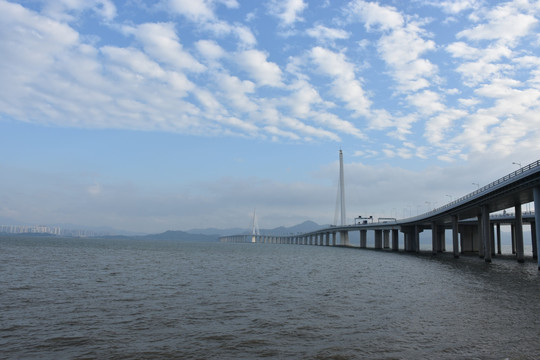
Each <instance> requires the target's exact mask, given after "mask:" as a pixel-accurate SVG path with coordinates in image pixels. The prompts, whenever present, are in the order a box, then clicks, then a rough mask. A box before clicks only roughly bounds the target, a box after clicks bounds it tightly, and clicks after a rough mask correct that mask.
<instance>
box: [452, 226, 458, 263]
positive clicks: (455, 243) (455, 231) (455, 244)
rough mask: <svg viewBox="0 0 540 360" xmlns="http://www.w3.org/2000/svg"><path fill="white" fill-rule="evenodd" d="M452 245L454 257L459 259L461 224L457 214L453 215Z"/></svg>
mask: <svg viewBox="0 0 540 360" xmlns="http://www.w3.org/2000/svg"><path fill="white" fill-rule="evenodd" d="M452 247H453V250H454V258H455V259H459V225H458V217H457V215H452Z"/></svg>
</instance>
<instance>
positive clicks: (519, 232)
mask: <svg viewBox="0 0 540 360" xmlns="http://www.w3.org/2000/svg"><path fill="white" fill-rule="evenodd" d="M515 211H516V253H517V261H518V262H520V263H522V262H524V261H525V259H524V257H523V256H524V253H523V217H522V213H521V204H518V205H516V206H515Z"/></svg>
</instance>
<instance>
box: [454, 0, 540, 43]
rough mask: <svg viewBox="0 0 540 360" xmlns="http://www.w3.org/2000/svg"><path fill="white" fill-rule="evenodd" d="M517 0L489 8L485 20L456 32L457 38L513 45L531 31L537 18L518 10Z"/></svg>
mask: <svg viewBox="0 0 540 360" xmlns="http://www.w3.org/2000/svg"><path fill="white" fill-rule="evenodd" d="M520 10H522V9H520V4H519V2H514V3H512V2H509V3H506V4H503V5H501V6H496V7H494V8H493V9H491V10H490V11H489V12H488V13H487V14H486V16H485V19H486V22H485V23H482V24H479V25H476V26H475V27H473V28H471V29H466V30H463V31H461V32H459V33H458V34H457V37H458V38H467V39H469V40H474V41H480V40H498V41H500V42H503V43H505V44H509V45H515V43H516V41H517V40H518V39H519V38H521V37H523V36H526V35H529V34H531V31H532V30H533V28H534V27H535V26H536V24H537V23H538V20H537V19H536V18H535V17H534V15H531V14H524V13H522V12H520Z"/></svg>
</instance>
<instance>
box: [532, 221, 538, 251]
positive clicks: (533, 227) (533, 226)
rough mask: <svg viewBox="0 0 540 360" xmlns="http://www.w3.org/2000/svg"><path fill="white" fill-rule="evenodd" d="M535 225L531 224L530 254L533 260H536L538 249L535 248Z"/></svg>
mask: <svg viewBox="0 0 540 360" xmlns="http://www.w3.org/2000/svg"><path fill="white" fill-rule="evenodd" d="M536 241H537V240H536V223H535V222H534V221H533V222H531V242H532V253H533V259H537V258H538V249H537V248H536Z"/></svg>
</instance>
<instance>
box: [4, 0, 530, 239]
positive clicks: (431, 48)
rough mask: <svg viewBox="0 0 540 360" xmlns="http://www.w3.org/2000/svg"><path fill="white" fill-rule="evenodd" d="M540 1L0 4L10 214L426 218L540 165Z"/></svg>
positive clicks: (125, 221) (122, 221) (181, 219)
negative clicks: (340, 205)
mask: <svg viewBox="0 0 540 360" xmlns="http://www.w3.org/2000/svg"><path fill="white" fill-rule="evenodd" d="M539 21H540V1H532V0H515V1H482V0H456V1H436V0H411V1H391V0H390V1H362V0H352V1H347V0H341V1H324V0H321V1H306V0H281V1H278V0H270V1H252V0H244V1H242V0H159V1H144V0H126V1H118V2H115V1H111V0H52V1H49V0H21V1H5V0H0V151H1V152H2V154H3V156H2V157H0V222H2V223H4V224H29V225H32V224H35V225H37V224H42V225H53V224H74V225H81V226H82V225H85V226H95V227H98V226H107V227H112V228H115V229H121V230H127V231H134V232H141V233H156V232H162V231H166V230H189V229H193V228H208V227H216V228H231V227H240V228H249V226H250V224H251V221H252V220H251V217H252V214H253V212H254V211H256V213H257V220H258V224H259V227H260V228H273V227H278V226H292V225H295V224H298V223H300V222H303V221H306V220H311V221H315V222H317V223H319V224H331V223H333V222H334V219H335V209H336V198H337V196H336V195H337V188H338V180H339V150H340V149H341V150H342V151H343V155H344V164H345V165H344V173H345V196H346V208H347V221H348V222H349V223H353V222H354V218H355V217H357V216H374V217H397V218H404V217H409V216H415V215H417V214H419V213H423V212H425V211H428V210H430V209H432V208H434V207H438V206H442V205H444V204H445V203H447V202H449V201H451V200H454V199H456V198H458V197H461V196H463V195H466V194H467V193H469V192H472V191H474V190H476V189H477V188H478V187H479V186H483V185H486V184H488V183H490V182H492V181H494V180H496V179H498V178H500V177H502V176H504V175H506V174H508V173H510V172H512V171H515V170H517V169H518V168H519V166H520V165H522V166H525V165H527V164H529V163H531V162H534V161H536V160H538V159H540V141H538V139H539V138H540V117H539V116H538V114H539V113H540V25H539Z"/></svg>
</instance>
